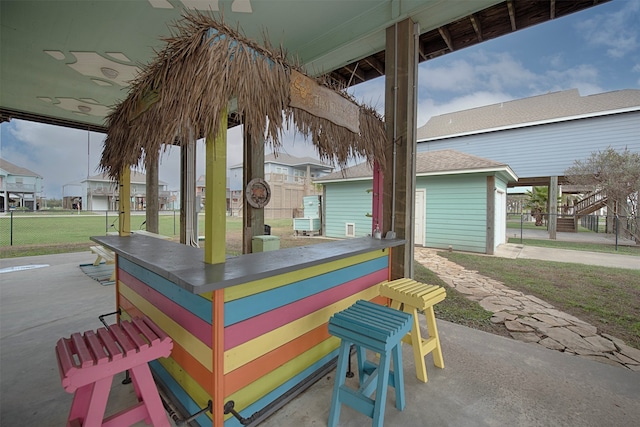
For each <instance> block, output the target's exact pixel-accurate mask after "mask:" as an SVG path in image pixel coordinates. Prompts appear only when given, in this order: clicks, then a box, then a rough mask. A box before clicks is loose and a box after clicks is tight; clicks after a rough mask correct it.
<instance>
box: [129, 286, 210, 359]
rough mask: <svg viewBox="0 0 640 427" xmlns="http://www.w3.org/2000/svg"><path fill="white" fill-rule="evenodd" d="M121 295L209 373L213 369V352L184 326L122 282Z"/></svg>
mask: <svg viewBox="0 0 640 427" xmlns="http://www.w3.org/2000/svg"><path fill="white" fill-rule="evenodd" d="M120 293H121V294H122V295H123V296H124V297H125V298H126V299H128V300H129V301H131V303H132V304H133V305H135V306H136V307H137V308H138V309H139V310H140V311H141V312H143V313H144V314H145V315H147V316H149V318H150V319H151V320H153V321H154V322H155V323H156V324H157V325H158V326H159V327H160V329H162V330H163V331H165V333H166V334H167V335H169V336H170V337H171V339H173V340H174V341H176V342H177V343H178V344H180V346H181V347H182V348H184V349H185V350H187V351H188V352H189V353H190V354H191V355H192V356H193V357H194V358H195V359H196V360H197V361H198V362H200V363H201V364H202V366H204V367H205V368H207V369H208V370H209V371H211V369H212V363H213V362H212V357H213V356H212V351H211V349H210V348H209V347H207V345H206V344H205V343H203V342H202V341H200V340H199V339H198V338H196V337H194V336H193V335H192V334H191V333H189V332H188V331H187V330H186V329H184V328H183V327H182V326H180V325H179V324H177V323H176V322H174V321H173V320H172V319H171V318H170V317H168V316H167V315H166V314H165V313H163V312H162V311H160V310H158V309H157V308H156V307H155V306H154V305H153V304H151V303H150V302H149V301H147V300H146V299H144V298H143V297H141V296H140V295H138V293H136V292H135V291H134V290H133V289H131V288H129V287H128V286H127V285H125V284H124V283H122V282H120Z"/></svg>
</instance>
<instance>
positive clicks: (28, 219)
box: [0, 212, 304, 258]
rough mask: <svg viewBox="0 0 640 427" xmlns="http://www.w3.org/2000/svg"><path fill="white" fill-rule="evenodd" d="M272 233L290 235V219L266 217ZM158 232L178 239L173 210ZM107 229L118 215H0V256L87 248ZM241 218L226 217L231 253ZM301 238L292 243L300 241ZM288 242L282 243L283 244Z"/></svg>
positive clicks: (134, 225) (201, 221)
mask: <svg viewBox="0 0 640 427" xmlns="http://www.w3.org/2000/svg"><path fill="white" fill-rule="evenodd" d="M144 221H145V216H144V215H131V229H132V230H140V229H145V224H143V223H144ZM265 223H267V224H269V225H270V226H271V231H272V234H274V235H282V236H287V235H292V234H293V220H291V219H274V220H272V219H267V220H266V221H265ZM158 225H159V234H162V235H165V236H170V237H171V238H172V239H174V240H179V233H180V217H179V213H178V212H176V213H175V215H174V213H172V212H168V213H164V214H161V215H160V216H159V218H158ZM205 225H206V224H205V217H204V214H200V215H199V217H198V235H200V236H202V235H204V230H205ZM108 231H111V232H115V231H118V217H117V215H116V214H115V213H113V212H111V213H109V215H106V214H105V213H101V214H94V213H86V212H85V213H83V214H82V213H81V215H77V214H62V215H44V214H39V213H34V214H19V215H14V216H13V219H11V218H10V217H9V216H0V258H9V257H20V256H32V255H46V254H51V253H64V252H77V251H86V250H88V249H89V246H91V245H92V244H93V243H92V241H91V240H90V237H91V236H104V235H105V234H106V233H107V232H108ZM241 235H242V218H238V217H227V236H228V240H229V241H228V242H227V244H228V245H227V246H228V248H229V250H230V252H231V254H233V255H237V254H238V253H241V251H242V249H241V248H242V246H241V237H238V236H241ZM303 242H304V241H303V240H300V241H299V242H294V243H293V244H298V243H300V244H302V243H303ZM286 245H287V243H286V242H283V246H282V247H286Z"/></svg>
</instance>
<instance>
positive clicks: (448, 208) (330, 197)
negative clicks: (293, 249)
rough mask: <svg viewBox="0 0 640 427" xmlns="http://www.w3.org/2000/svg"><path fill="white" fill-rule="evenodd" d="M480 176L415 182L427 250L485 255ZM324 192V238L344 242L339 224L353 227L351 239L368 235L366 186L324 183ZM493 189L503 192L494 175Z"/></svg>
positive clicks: (368, 183)
mask: <svg viewBox="0 0 640 427" xmlns="http://www.w3.org/2000/svg"><path fill="white" fill-rule="evenodd" d="M487 176H488V174H486V173H476V174H460V175H441V176H429V177H417V179H416V190H420V189H424V190H425V193H426V197H425V204H426V208H425V228H424V229H425V239H424V242H425V246H426V247H430V248H438V249H448V248H449V246H451V247H452V248H453V249H454V250H458V251H468V252H479V253H486V241H487V238H486V235H487ZM325 186H326V193H325V224H324V225H325V235H326V236H327V237H335V238H344V237H346V236H345V224H346V223H354V224H355V227H356V236H358V237H360V236H366V235H369V234H370V233H371V218H369V217H367V216H366V215H367V214H368V213H371V202H372V199H371V193H370V192H367V190H368V189H371V186H372V181H371V180H366V181H348V182H337V183H327V184H325ZM495 187H496V189H501V190H503V191H506V187H507V184H506V182H505V181H504V180H503V179H502V178H501V177H499V176H496V179H495Z"/></svg>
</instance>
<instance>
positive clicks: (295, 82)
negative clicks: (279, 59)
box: [289, 70, 360, 134]
mask: <svg viewBox="0 0 640 427" xmlns="http://www.w3.org/2000/svg"><path fill="white" fill-rule="evenodd" d="M290 91H291V95H290V97H291V98H290V102H289V105H290V106H291V107H294V108H300V109H302V110H305V111H306V112H308V113H311V114H313V115H314V116H316V117H322V118H323V119H327V120H329V121H330V122H332V123H334V124H336V125H338V126H342V127H345V128H347V129H349V130H350V131H351V132H353V133H356V134H357V133H360V107H359V106H358V105H356V104H354V103H353V102H351V101H349V100H348V99H346V98H344V97H342V96H340V95H339V94H337V93H336V92H335V91H332V90H331V89H329V88H326V87H324V86H320V85H319V84H318V83H316V81H315V80H313V79H312V78H310V77H307V76H305V75H304V74H301V73H299V72H297V71H295V70H291V88H290Z"/></svg>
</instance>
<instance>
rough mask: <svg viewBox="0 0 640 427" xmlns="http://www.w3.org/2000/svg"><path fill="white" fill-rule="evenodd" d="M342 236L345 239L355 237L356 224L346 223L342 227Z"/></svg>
mask: <svg viewBox="0 0 640 427" xmlns="http://www.w3.org/2000/svg"><path fill="white" fill-rule="evenodd" d="M344 235H345V236H347V237H356V224H355V223H353V222H347V223H346V224H345V225H344Z"/></svg>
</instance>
